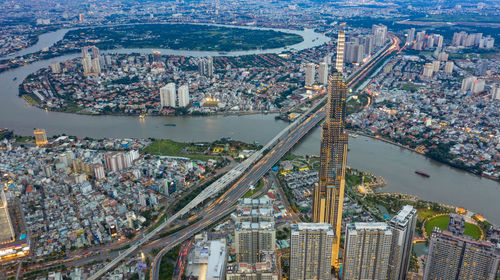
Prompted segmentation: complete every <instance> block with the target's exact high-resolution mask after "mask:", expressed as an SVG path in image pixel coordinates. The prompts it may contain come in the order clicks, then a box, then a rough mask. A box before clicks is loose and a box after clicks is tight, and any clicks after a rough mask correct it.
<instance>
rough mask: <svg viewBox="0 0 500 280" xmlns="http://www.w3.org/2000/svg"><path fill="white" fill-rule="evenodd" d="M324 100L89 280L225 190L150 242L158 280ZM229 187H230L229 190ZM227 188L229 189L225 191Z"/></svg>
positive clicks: (299, 133) (305, 128) (318, 114)
mask: <svg viewBox="0 0 500 280" xmlns="http://www.w3.org/2000/svg"><path fill="white" fill-rule="evenodd" d="M398 45H399V39H398V38H397V37H396V36H394V35H391V44H389V45H388V46H386V47H385V48H383V49H382V50H381V51H379V52H378V53H377V54H376V55H374V56H373V57H372V59H371V60H370V61H369V62H367V63H365V65H363V67H362V68H361V69H359V70H358V71H356V72H354V73H353V74H352V75H351V76H350V77H349V78H348V79H347V82H348V86H352V85H353V84H354V83H356V82H357V81H359V80H360V79H363V78H364V77H365V76H366V75H367V74H368V73H369V72H370V70H372V69H373V67H374V66H375V65H377V63H378V62H379V61H380V60H382V59H384V58H385V57H386V56H387V55H388V54H390V53H391V52H393V51H394V50H397V49H398ZM325 100H326V96H325V97H323V98H321V99H320V100H319V101H318V102H316V103H315V104H314V106H312V107H311V108H310V109H309V110H308V111H307V112H305V113H304V114H303V115H302V116H300V117H299V118H298V119H297V120H295V121H294V122H293V123H291V124H290V125H288V126H287V127H286V128H285V129H283V130H282V131H280V132H279V133H278V134H277V135H276V136H275V137H274V138H273V139H271V140H270V141H269V142H268V143H267V144H266V145H265V146H264V147H263V148H262V149H261V150H259V151H257V152H255V153H254V154H253V155H251V156H250V157H249V158H248V159H246V160H245V161H243V162H241V163H240V164H238V165H237V166H236V167H235V168H234V169H232V170H231V171H229V172H228V173H226V174H224V176H222V177H221V178H219V179H218V180H217V181H215V182H214V183H212V184H211V185H210V186H209V187H207V188H206V189H204V190H203V191H202V192H201V193H200V194H199V195H198V196H197V197H195V198H194V199H193V200H192V201H191V202H189V203H188V204H187V205H186V206H185V207H184V208H183V209H181V210H180V211H179V212H177V213H175V214H174V215H173V216H171V217H169V218H168V219H167V220H166V221H165V222H163V223H162V224H161V225H160V226H158V227H157V228H156V229H154V230H153V231H151V232H150V233H148V234H146V235H144V236H143V237H142V238H140V239H139V240H137V241H135V242H134V243H133V244H131V246H130V247H129V248H128V249H126V250H124V251H122V252H120V254H119V255H118V256H117V257H116V258H114V259H113V260H112V261H111V262H109V263H108V264H106V266H104V267H103V268H102V269H100V270H99V271H97V272H96V273H95V274H94V275H92V276H91V277H89V280H95V279H99V278H100V277H101V276H103V275H104V274H105V273H106V272H107V271H109V270H110V269H112V268H113V267H114V266H116V265H117V264H118V263H119V262H121V261H122V260H123V259H125V258H126V257H127V256H129V255H130V254H132V253H133V252H134V251H136V250H137V249H139V248H140V247H142V246H144V244H146V243H148V242H149V241H151V240H152V239H153V237H154V236H156V235H157V234H159V233H160V232H161V231H162V230H164V229H165V228H166V227H167V226H168V225H170V224H172V222H173V221H174V220H176V219H177V218H179V217H181V216H183V215H185V214H187V213H188V212H190V211H191V210H193V209H194V208H196V207H197V206H199V205H200V204H201V203H203V202H204V201H206V200H210V199H213V198H214V197H216V195H218V194H219V193H221V192H222V191H223V190H226V189H227V190H226V191H225V192H224V193H223V194H222V195H220V197H219V198H218V199H217V200H216V201H215V202H213V203H212V204H210V205H209V206H207V207H206V208H204V209H203V210H201V211H200V212H199V213H198V214H195V215H193V216H191V217H190V220H195V219H199V221H197V222H195V223H194V224H192V225H190V226H188V227H186V228H184V229H182V230H180V231H178V232H176V233H174V234H172V235H170V236H167V237H165V238H162V239H159V240H155V241H153V243H154V247H160V246H161V247H163V249H162V251H160V253H159V254H158V255H157V256H156V257H155V259H154V261H153V263H152V271H151V274H150V275H151V279H158V276H159V266H160V263H161V258H162V257H163V255H164V254H165V253H166V252H168V251H169V250H170V249H171V248H173V247H174V246H176V245H177V244H180V243H181V242H183V241H184V240H186V239H188V238H189V237H191V236H193V235H194V234H196V233H198V232H199V231H201V230H203V229H204V228H205V227H207V226H209V225H211V224H212V223H214V222H216V221H217V220H219V219H220V218H222V217H224V216H225V215H227V214H229V213H231V211H233V206H234V204H235V203H236V202H237V200H238V199H239V198H241V197H242V196H243V195H244V194H245V193H246V192H247V191H248V186H250V185H253V184H255V183H256V182H257V181H258V180H259V179H260V178H261V177H262V176H264V174H265V173H266V172H267V171H268V170H269V169H271V168H272V167H273V166H274V165H275V164H276V163H277V162H278V161H279V160H280V159H281V157H283V155H285V154H286V153H287V152H288V151H289V150H290V149H291V148H292V147H293V146H294V145H295V144H296V143H297V142H298V141H300V139H302V137H304V136H305V135H306V134H307V133H308V132H309V131H310V130H311V129H312V128H313V127H314V126H316V125H317V124H318V123H319V122H320V121H322V120H323V118H324V117H325V112H324V106H323V102H324V101H325ZM229 186H230V187H229ZM228 187H229V188H228Z"/></svg>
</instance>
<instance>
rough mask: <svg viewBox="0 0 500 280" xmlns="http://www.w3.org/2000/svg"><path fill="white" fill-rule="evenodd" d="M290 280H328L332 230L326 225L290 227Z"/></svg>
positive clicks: (307, 224)
mask: <svg viewBox="0 0 500 280" xmlns="http://www.w3.org/2000/svg"><path fill="white" fill-rule="evenodd" d="M290 239H291V242H290V280H305V279H316V280H323V279H324V280H330V279H331V262H332V261H331V259H332V244H333V242H334V239H335V235H334V232H333V228H332V226H331V225H330V224H328V223H300V224H292V225H291V237H290Z"/></svg>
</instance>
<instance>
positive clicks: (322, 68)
mask: <svg viewBox="0 0 500 280" xmlns="http://www.w3.org/2000/svg"><path fill="white" fill-rule="evenodd" d="M318 82H319V83H320V84H322V85H324V86H326V85H328V63H326V62H321V63H320V64H319V70H318Z"/></svg>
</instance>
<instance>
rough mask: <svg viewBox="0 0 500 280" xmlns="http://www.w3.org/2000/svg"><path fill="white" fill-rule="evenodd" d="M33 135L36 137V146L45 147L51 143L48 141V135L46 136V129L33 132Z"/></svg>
mask: <svg viewBox="0 0 500 280" xmlns="http://www.w3.org/2000/svg"><path fill="white" fill-rule="evenodd" d="M33 134H34V135H35V144H36V145H37V146H39V147H40V146H45V145H47V144H48V143H49V141H47V134H45V129H35V130H33Z"/></svg>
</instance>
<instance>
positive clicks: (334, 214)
mask: <svg viewBox="0 0 500 280" xmlns="http://www.w3.org/2000/svg"><path fill="white" fill-rule="evenodd" d="M340 36H343V34H339V37H340ZM339 41H341V39H340V38H339ZM342 55H343V54H342V53H337V69H342V65H340V66H339V65H338V63H339V62H340V61H343V59H342V58H341V59H340V60H339V56H342ZM346 98H347V85H346V84H345V83H344V82H343V81H342V73H340V72H335V73H333V74H332V75H331V76H330V78H329V80H328V102H327V109H326V119H325V122H324V123H323V125H322V134H321V152H320V170H319V183H318V184H317V185H316V186H315V187H314V191H313V192H314V196H313V221H314V222H315V223H329V224H330V225H332V227H333V232H334V233H335V239H334V242H333V246H332V250H333V251H332V264H333V265H335V266H337V265H338V256H339V246H340V227H341V224H342V206H343V203H344V187H345V168H346V162H347V141H348V136H347V133H346V132H345V130H344V123H345V104H346Z"/></svg>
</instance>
